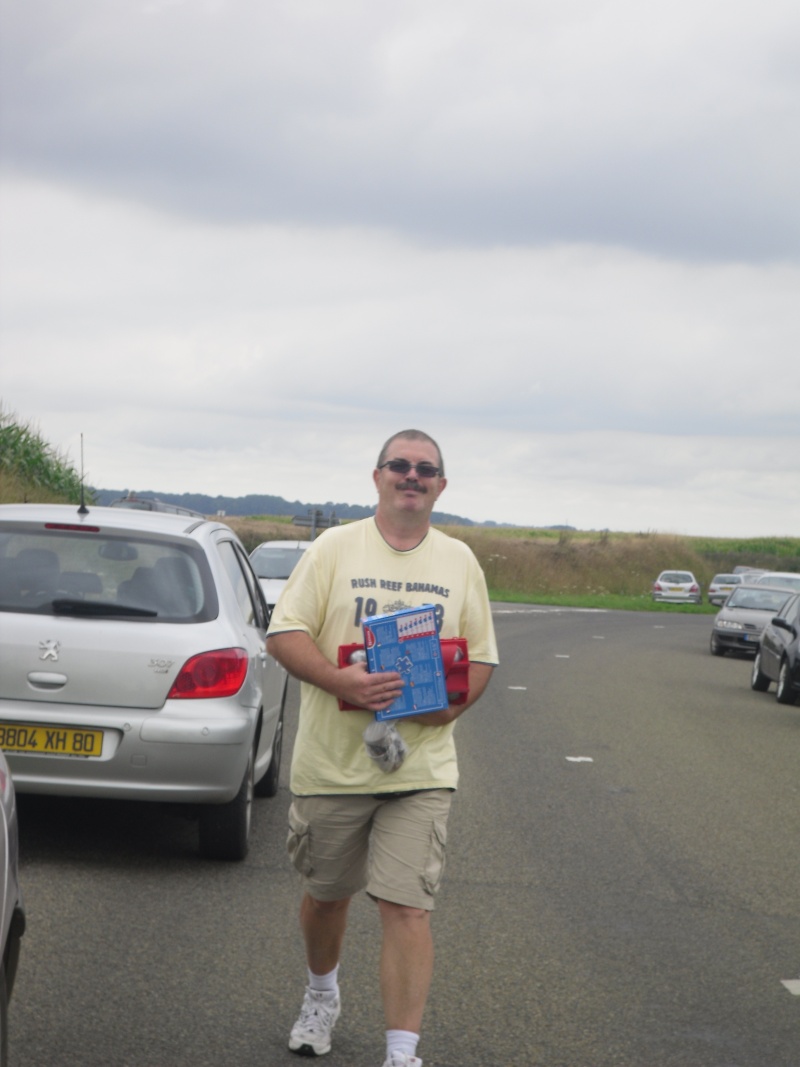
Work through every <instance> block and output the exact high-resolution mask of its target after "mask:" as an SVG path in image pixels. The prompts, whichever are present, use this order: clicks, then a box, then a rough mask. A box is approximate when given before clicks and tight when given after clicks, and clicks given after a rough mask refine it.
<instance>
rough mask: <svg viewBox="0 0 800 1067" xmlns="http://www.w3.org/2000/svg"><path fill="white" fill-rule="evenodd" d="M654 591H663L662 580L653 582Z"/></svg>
mask: <svg viewBox="0 0 800 1067" xmlns="http://www.w3.org/2000/svg"><path fill="white" fill-rule="evenodd" d="M653 592H654V593H660V592H661V582H653Z"/></svg>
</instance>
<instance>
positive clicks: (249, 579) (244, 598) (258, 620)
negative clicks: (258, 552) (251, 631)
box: [217, 541, 267, 630]
mask: <svg viewBox="0 0 800 1067" xmlns="http://www.w3.org/2000/svg"><path fill="white" fill-rule="evenodd" d="M217 547H218V549H219V553H220V558H221V559H222V562H223V564H224V567H225V572H226V574H227V575H228V578H229V579H230V583H231V586H232V588H233V591H234V593H235V595H236V600H237V601H238V603H239V607H240V609H241V612H242V616H243V617H244V620H245V622H246V623H247V625H248V626H257V627H258V628H259V629H261V630H266V628H267V609H266V605H265V604H264V599H263V597H262V596H261V590H260V588H259V585H258V580H257V579H256V577H255V575H254V574H253V570H252V568H251V567H250V564H249V562H248V560H247V557H246V556H245V555H244V553H243V552H241V551H240V550H239V547H238V545H235V544H234V543H233V542H232V541H221V542H220V543H219V545H218V546H217Z"/></svg>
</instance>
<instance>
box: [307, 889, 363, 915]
mask: <svg viewBox="0 0 800 1067" xmlns="http://www.w3.org/2000/svg"><path fill="white" fill-rule="evenodd" d="M350 900H351V898H350V897H342V898H341V900H317V898H316V897H312V896H311V894H310V893H306V894H305V896H304V897H303V904H302V910H304V911H308V912H312V913H313V914H314V915H317V916H319V917H320V918H326V917H332V916H334V915H340V914H341V913H342V912H345V911H347V909H348V907H349V906H350Z"/></svg>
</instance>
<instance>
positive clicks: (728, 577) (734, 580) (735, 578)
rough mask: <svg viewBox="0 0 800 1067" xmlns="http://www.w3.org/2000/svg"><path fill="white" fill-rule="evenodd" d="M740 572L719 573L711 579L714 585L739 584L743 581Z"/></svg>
mask: <svg viewBox="0 0 800 1067" xmlns="http://www.w3.org/2000/svg"><path fill="white" fill-rule="evenodd" d="M741 580H742V579H741V577H740V576H739V575H738V574H717V575H715V577H714V578H712V580H711V584H712V585H738V584H739V582H741Z"/></svg>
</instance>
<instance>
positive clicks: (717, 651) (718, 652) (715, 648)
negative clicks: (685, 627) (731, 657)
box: [709, 633, 725, 656]
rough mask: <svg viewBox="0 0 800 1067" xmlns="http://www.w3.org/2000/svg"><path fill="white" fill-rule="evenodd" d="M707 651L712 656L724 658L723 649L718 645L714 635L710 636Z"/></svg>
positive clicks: (717, 639)
mask: <svg viewBox="0 0 800 1067" xmlns="http://www.w3.org/2000/svg"><path fill="white" fill-rule="evenodd" d="M709 651H710V652H711V655H712V656H724V655H725V649H724V648H723V647H722V645H721V644H720V643H719V638H718V637H717V635H716V634H715V633H712V634H711V642H710V644H709Z"/></svg>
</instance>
